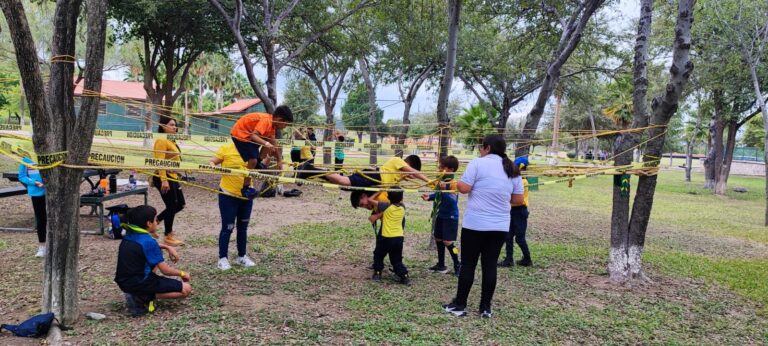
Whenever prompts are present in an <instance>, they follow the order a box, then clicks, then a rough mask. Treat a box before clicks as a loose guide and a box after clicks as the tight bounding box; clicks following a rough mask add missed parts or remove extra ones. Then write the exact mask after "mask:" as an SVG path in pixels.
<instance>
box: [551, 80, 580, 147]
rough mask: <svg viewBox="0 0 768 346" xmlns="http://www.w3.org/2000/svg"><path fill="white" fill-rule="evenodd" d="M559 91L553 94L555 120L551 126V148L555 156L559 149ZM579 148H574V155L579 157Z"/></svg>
mask: <svg viewBox="0 0 768 346" xmlns="http://www.w3.org/2000/svg"><path fill="white" fill-rule="evenodd" d="M560 99H561V97H560V93H556V94H555V121H554V124H553V127H552V150H554V151H555V156H557V153H558V152H559V151H560V143H559V139H560V138H559V137H560ZM578 154H579V149H578V147H577V148H576V157H577V158H578V157H579V155H578Z"/></svg>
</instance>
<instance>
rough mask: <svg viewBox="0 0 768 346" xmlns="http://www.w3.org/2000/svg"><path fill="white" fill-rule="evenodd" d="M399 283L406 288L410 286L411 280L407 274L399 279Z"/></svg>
mask: <svg viewBox="0 0 768 346" xmlns="http://www.w3.org/2000/svg"><path fill="white" fill-rule="evenodd" d="M400 283H401V284H403V285H406V286H410V285H411V278H410V277H409V276H408V274H405V275H403V276H401V277H400Z"/></svg>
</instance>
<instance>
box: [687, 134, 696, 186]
mask: <svg viewBox="0 0 768 346" xmlns="http://www.w3.org/2000/svg"><path fill="white" fill-rule="evenodd" d="M694 145H695V143H694V141H693V140H689V141H688V143H686V146H685V181H686V182H688V183H690V182H691V170H693V167H691V165H693V146H694Z"/></svg>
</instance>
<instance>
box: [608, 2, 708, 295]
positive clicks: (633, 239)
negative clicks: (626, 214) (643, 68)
mask: <svg viewBox="0 0 768 346" xmlns="http://www.w3.org/2000/svg"><path fill="white" fill-rule="evenodd" d="M646 2H650V1H648V0H643V3H642V5H641V7H642V8H643V10H642V11H645V10H644V8H645V7H646V6H652V4H646ZM694 4H695V0H680V2H679V4H678V15H677V22H676V25H675V27H676V28H675V40H674V52H673V58H672V66H671V67H670V69H669V72H670V80H669V83H667V86H666V89H665V91H664V92H663V93H662V94H660V95H659V96H656V98H654V100H653V102H652V105H651V108H652V111H653V113H652V115H651V117H650V123H651V124H655V125H667V124H668V123H669V120H670V119H671V118H672V116H674V115H675V113H676V112H677V108H678V102H679V100H680V97H681V95H682V92H683V89H684V88H685V85H686V84H687V83H688V80H689V78H690V75H691V72H692V71H693V63H692V62H691V61H690V49H691V26H692V25H693V7H694ZM638 38H639V36H638ZM635 68H638V66H637V65H636V66H635ZM635 116H637V113H636V114H635ZM665 136H666V128H663V127H654V128H650V129H649V130H648V138H649V140H648V142H647V144H646V149H645V153H644V157H643V161H644V162H646V164H645V166H646V167H657V166H658V165H659V161H658V160H659V158H660V156H661V154H662V150H663V147H664V140H665ZM656 182H657V175H651V176H645V175H643V176H640V178H639V179H638V183H637V193H636V194H635V200H634V203H633V206H632V214H631V218H630V220H629V224H628V227H627V228H626V229H617V230H616V231H618V234H615V235H614V232H613V221H614V220H613V219H612V220H611V221H612V233H611V251H610V264H609V265H608V271H609V274H610V277H611V279H612V280H614V281H619V282H622V281H626V280H633V279H639V280H645V279H647V278H646V277H645V274H644V273H643V270H642V255H643V248H644V246H645V234H646V231H647V229H648V221H649V219H650V215H651V209H652V207H653V198H654V193H655V190H656ZM614 189H615V187H614ZM614 203H615V200H614ZM615 236H616V237H615ZM614 238H617V239H614Z"/></svg>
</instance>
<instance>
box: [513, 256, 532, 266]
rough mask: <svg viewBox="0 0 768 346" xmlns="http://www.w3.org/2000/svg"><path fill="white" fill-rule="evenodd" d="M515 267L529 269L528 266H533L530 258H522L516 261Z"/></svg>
mask: <svg viewBox="0 0 768 346" xmlns="http://www.w3.org/2000/svg"><path fill="white" fill-rule="evenodd" d="M517 265H519V266H521V267H530V266H532V265H533V261H531V259H530V258H523V259H521V260H519V261H517Z"/></svg>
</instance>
